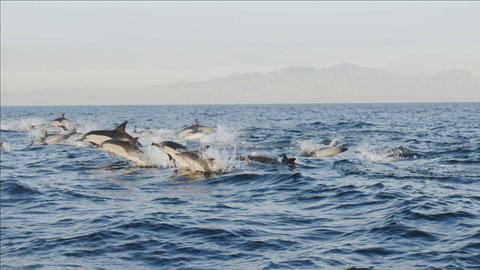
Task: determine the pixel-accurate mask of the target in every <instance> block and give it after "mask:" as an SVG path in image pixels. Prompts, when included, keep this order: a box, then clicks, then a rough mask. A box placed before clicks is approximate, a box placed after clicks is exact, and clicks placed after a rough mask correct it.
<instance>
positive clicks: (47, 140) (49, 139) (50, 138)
mask: <svg viewBox="0 0 480 270" xmlns="http://www.w3.org/2000/svg"><path fill="white" fill-rule="evenodd" d="M75 134H77V129H76V128H73V130H72V132H70V133H69V134H50V135H49V134H48V133H47V129H46V128H45V129H43V137H41V138H40V139H39V140H38V141H36V142H35V145H45V144H59V143H60V142H61V141H64V140H66V139H68V138H69V137H70V136H72V135H75Z"/></svg>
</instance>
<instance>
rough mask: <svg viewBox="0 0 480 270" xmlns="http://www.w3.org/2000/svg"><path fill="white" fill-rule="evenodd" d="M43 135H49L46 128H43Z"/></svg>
mask: <svg viewBox="0 0 480 270" xmlns="http://www.w3.org/2000/svg"><path fill="white" fill-rule="evenodd" d="M43 136H45V137H47V129H46V128H44V129H43Z"/></svg>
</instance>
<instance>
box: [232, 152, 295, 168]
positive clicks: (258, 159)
mask: <svg viewBox="0 0 480 270" xmlns="http://www.w3.org/2000/svg"><path fill="white" fill-rule="evenodd" d="M279 157H280V158H275V157H272V156H269V155H264V154H257V153H253V154H251V155H247V156H240V157H238V159H240V160H244V161H246V162H247V163H253V164H258V165H288V166H290V167H294V166H295V165H297V164H296V163H295V158H289V157H287V155H286V154H284V153H283V154H281V155H279Z"/></svg>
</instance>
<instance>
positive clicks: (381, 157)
mask: <svg viewBox="0 0 480 270" xmlns="http://www.w3.org/2000/svg"><path fill="white" fill-rule="evenodd" d="M357 151H358V153H359V157H360V158H361V159H368V160H371V161H374V162H379V163H389V162H394V161H400V160H405V159H407V158H408V156H407V154H408V152H407V151H408V149H406V148H404V147H401V146H392V147H383V148H374V149H371V148H367V147H366V146H365V145H362V146H359V148H358V149H357ZM413 158H416V157H415V156H413Z"/></svg>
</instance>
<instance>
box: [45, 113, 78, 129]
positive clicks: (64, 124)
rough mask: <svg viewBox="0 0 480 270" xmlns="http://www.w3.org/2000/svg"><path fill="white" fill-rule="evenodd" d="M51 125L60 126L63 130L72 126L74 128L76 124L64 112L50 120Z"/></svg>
mask: <svg viewBox="0 0 480 270" xmlns="http://www.w3.org/2000/svg"><path fill="white" fill-rule="evenodd" d="M49 126H50V127H59V128H61V129H63V130H67V129H68V128H72V129H73V128H75V124H74V123H72V121H70V120H68V119H67V118H65V113H62V116H60V117H59V118H57V119H55V120H53V121H52V122H50V124H49Z"/></svg>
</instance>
